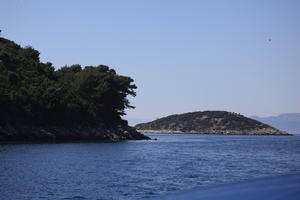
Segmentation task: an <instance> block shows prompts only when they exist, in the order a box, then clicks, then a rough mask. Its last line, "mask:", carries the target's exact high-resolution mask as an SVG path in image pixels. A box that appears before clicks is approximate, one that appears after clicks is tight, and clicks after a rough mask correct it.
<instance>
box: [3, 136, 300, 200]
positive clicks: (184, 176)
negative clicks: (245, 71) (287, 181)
mask: <svg viewBox="0 0 300 200" xmlns="http://www.w3.org/2000/svg"><path fill="white" fill-rule="evenodd" d="M149 136H150V137H152V138H158V140H157V141H153V140H152V141H129V142H119V143H65V144H64V143H62V144H16V145H11V144H10V145H0V198H1V199H3V200H19V199H20V200H21V199H22V200H42V199H58V200H77V199H80V200H81V199H83V200H84V199H91V200H94V199H95V200H97V199H99V200H100V199H128V200H132V199H141V198H147V197H153V196H155V195H159V194H164V193H167V192H172V191H178V190H183V189H187V188H192V187H195V186H207V185H215V184H221V183H228V182H233V181H239V180H244V179H249V178H256V177H264V176H272V175H278V174H287V173H295V172H300V136H293V137H289V136H215V135H191V134H187V135H182V134H178V135H164V134H149Z"/></svg>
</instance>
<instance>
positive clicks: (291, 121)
mask: <svg viewBox="0 0 300 200" xmlns="http://www.w3.org/2000/svg"><path fill="white" fill-rule="evenodd" d="M251 118H252V119H255V120H257V121H260V122H263V123H267V124H270V125H271V126H274V127H276V128H278V129H280V130H284V131H287V132H289V133H292V134H300V113H286V114H280V115H278V116H271V117H258V116H252V117H251Z"/></svg>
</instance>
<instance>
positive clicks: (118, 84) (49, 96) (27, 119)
mask: <svg viewBox="0 0 300 200" xmlns="http://www.w3.org/2000/svg"><path fill="white" fill-rule="evenodd" d="M39 54H40V53H39V52H38V51H37V50H35V49H34V48H32V47H31V46H27V47H21V46H20V45H18V44H16V43H14V42H13V41H10V40H8V39H5V38H2V37H0V142H60V141H120V140H135V139H149V138H148V137H147V136H145V135H143V134H141V133H139V132H137V131H136V130H135V128H133V127H130V126H128V123H127V121H125V120H123V119H122V116H123V115H125V109H128V108H134V107H133V106H131V105H130V103H129V101H128V99H127V96H135V89H136V88H137V87H136V85H135V84H134V83H133V79H131V78H130V77H127V76H121V75H118V74H117V73H116V71H115V70H114V69H111V68H109V67H108V66H105V65H99V66H86V67H84V68H82V67H81V66H80V65H71V66H64V67H62V68H60V69H55V68H54V67H53V65H52V63H50V62H47V63H43V62H41V61H40V58H39Z"/></svg>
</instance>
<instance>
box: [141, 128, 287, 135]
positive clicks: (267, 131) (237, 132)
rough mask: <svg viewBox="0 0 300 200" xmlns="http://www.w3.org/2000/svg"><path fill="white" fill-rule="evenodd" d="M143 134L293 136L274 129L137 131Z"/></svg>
mask: <svg viewBox="0 0 300 200" xmlns="http://www.w3.org/2000/svg"><path fill="white" fill-rule="evenodd" d="M137 131H139V132H141V133H164V134H184V133H188V134H212V135H213V134H215V135H284V136H292V134H289V133H287V132H285V131H280V130H276V129H273V128H264V129H257V130H211V129H208V130H200V131H180V130H169V129H161V130H139V129H138V130H137Z"/></svg>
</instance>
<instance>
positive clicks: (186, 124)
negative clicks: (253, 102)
mask: <svg viewBox="0 0 300 200" xmlns="http://www.w3.org/2000/svg"><path fill="white" fill-rule="evenodd" d="M136 128H137V129H140V130H174V131H181V132H191V131H196V132H197V131H199V132H202V131H203V130H254V129H263V128H272V127H270V126H269V125H267V124H263V123H261V122H258V121H256V120H253V119H250V118H247V117H244V116H243V115H240V114H236V113H232V112H226V111H204V112H190V113H185V114H180V115H171V116H168V117H164V118H160V119H157V120H154V121H152V122H149V123H143V124H138V125H136Z"/></svg>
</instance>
